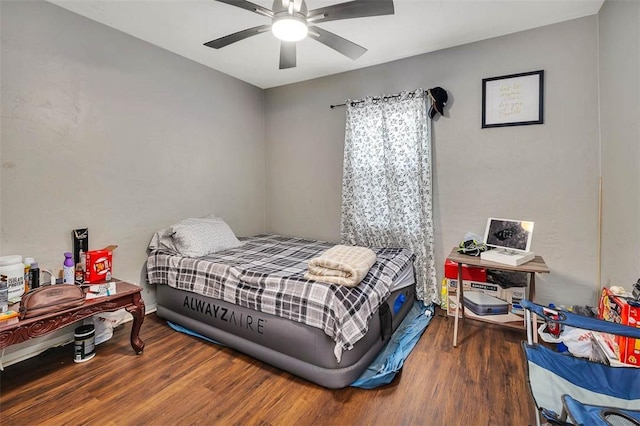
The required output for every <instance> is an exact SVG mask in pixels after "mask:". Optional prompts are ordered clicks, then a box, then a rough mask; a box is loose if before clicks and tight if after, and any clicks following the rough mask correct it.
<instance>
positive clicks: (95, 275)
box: [84, 246, 117, 283]
mask: <svg viewBox="0 0 640 426" xmlns="http://www.w3.org/2000/svg"><path fill="white" fill-rule="evenodd" d="M115 247H117V246H109V247H106V248H104V249H102V250H89V251H88V252H86V254H85V255H86V259H87V260H86V268H85V276H84V281H85V282H86V283H96V282H100V281H109V280H111V277H112V276H113V249H115Z"/></svg>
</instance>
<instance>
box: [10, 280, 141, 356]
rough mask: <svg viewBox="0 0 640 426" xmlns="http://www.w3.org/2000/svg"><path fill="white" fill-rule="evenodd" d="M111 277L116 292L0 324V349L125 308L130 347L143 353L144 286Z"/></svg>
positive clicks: (138, 352)
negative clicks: (130, 323) (129, 324)
mask: <svg viewBox="0 0 640 426" xmlns="http://www.w3.org/2000/svg"><path fill="white" fill-rule="evenodd" d="M112 281H115V282H116V293H115V294H113V295H111V296H105V297H100V298H96V299H89V300H86V301H85V302H84V304H82V305H81V306H77V307H75V308H70V309H65V310H62V311H59V312H54V313H51V314H47V315H41V316H37V317H33V318H27V319H23V320H20V321H18V322H17V323H15V324H10V325H7V326H4V327H0V349H3V348H6V347H7V346H11V345H15V344H16V343H21V342H24V341H26V340H29V339H33V338H34V337H40V336H44V335H45V334H48V333H51V332H52V331H55V330H58V329H60V328H62V327H64V326H66V325H69V324H72V323H74V322H76V321H80V320H82V319H85V318H88V317H91V316H93V315H95V314H97V313H100V312H111V311H116V310H118V309H121V308H124V309H126V311H127V312H129V313H131V314H132V315H133V326H132V327H131V347H132V348H133V350H134V351H135V352H136V354H138V355H140V354H141V353H142V350H143V349H144V342H143V341H142V340H141V339H140V336H139V333H140V327H142V321H144V301H143V300H142V297H141V296H140V292H141V290H142V287H139V286H137V285H134V284H130V283H127V282H124V281H119V280H112Z"/></svg>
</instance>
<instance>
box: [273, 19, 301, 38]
mask: <svg viewBox="0 0 640 426" xmlns="http://www.w3.org/2000/svg"><path fill="white" fill-rule="evenodd" d="M271 31H272V32H273V35H274V36H276V38H277V39H279V40H282V41H300V40H302V39H303V38H305V37H306V36H307V34H308V32H309V29H308V28H307V23H306V22H305V21H304V20H303V19H301V18H298V17H297V16H295V15H294V16H291V15H286V16H283V17H281V18H274V20H273V25H272V26H271Z"/></svg>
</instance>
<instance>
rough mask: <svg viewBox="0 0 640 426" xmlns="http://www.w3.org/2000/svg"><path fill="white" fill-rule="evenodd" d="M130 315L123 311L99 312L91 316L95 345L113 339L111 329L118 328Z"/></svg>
mask: <svg viewBox="0 0 640 426" xmlns="http://www.w3.org/2000/svg"><path fill="white" fill-rule="evenodd" d="M127 315H130V314H128V313H127V311H125V310H124V309H120V310H119V311H115V312H100V313H99V314H95V315H94V316H93V326H94V327H95V329H96V336H95V344H96V345H99V344H100V343H103V342H106V341H107V340H109V339H111V338H112V337H113V329H114V328H116V327H117V326H119V325H120V324H122V323H123V322H124V320H125V319H126V318H127Z"/></svg>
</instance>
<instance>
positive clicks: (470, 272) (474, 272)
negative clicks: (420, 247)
mask: <svg viewBox="0 0 640 426" xmlns="http://www.w3.org/2000/svg"><path fill="white" fill-rule="evenodd" d="M444 276H445V278H451V279H454V280H457V279H458V264H457V263H456V262H452V261H450V260H446V261H445V262H444ZM462 280H463V281H464V280H467V281H480V282H483V283H486V282H487V270H486V269H483V268H474V267H472V266H468V265H462Z"/></svg>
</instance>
